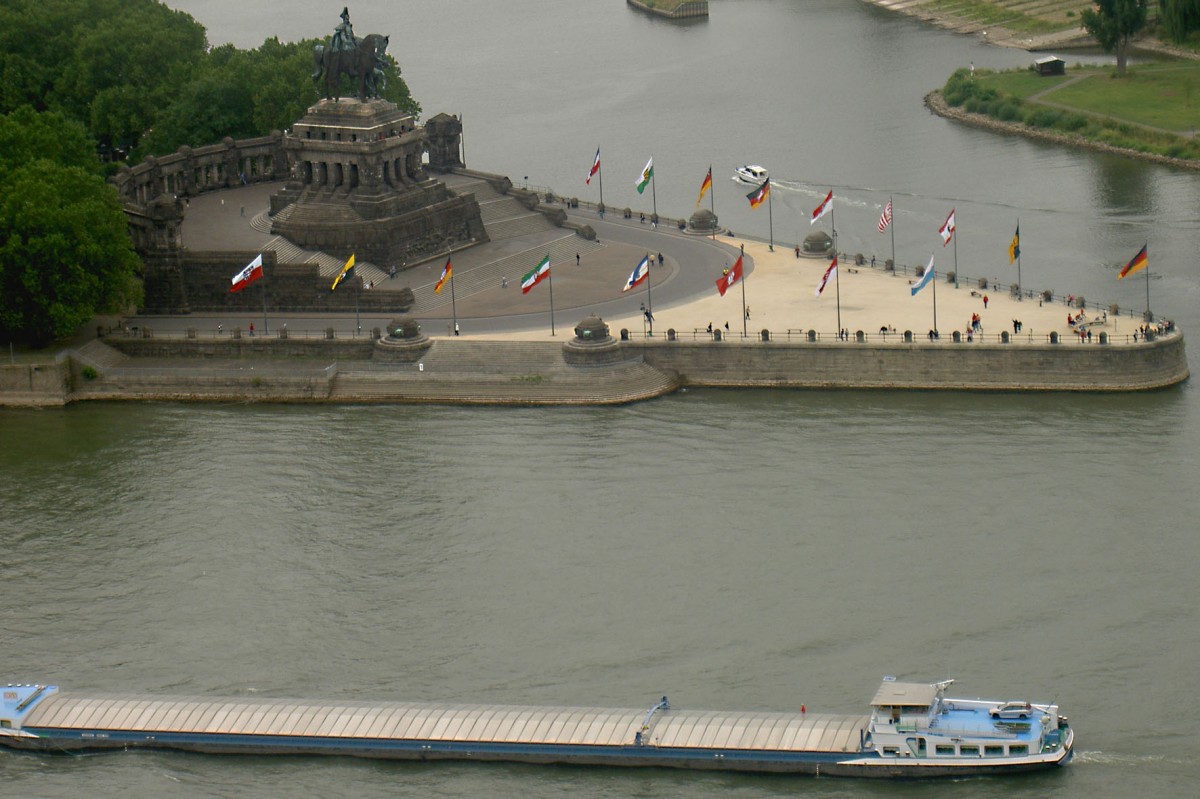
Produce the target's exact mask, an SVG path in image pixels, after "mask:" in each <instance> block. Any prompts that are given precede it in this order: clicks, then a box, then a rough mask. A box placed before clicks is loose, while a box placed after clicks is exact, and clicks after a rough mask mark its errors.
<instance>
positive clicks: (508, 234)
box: [485, 211, 554, 241]
mask: <svg viewBox="0 0 1200 799" xmlns="http://www.w3.org/2000/svg"><path fill="white" fill-rule="evenodd" d="M485 227H486V229H487V234H488V238H490V239H491V240H492V241H503V240H504V239H515V238H517V237H518V236H528V235H529V234H531V233H542V232H544V231H547V230H553V229H554V224H553V223H552V222H551V221H550V220H549V219H547V218H546V217H545V216H544V215H542V214H539V213H537V212H536V211H526V212H525V213H523V214H521V215H520V216H514V217H509V218H508V219H500V220H497V221H495V222H492V223H490V224H488V225H485Z"/></svg>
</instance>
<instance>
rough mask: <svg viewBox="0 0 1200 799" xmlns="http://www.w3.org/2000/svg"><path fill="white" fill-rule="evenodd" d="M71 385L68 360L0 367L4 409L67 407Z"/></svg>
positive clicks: (1, 397)
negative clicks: (12, 407)
mask: <svg viewBox="0 0 1200 799" xmlns="http://www.w3.org/2000/svg"><path fill="white" fill-rule="evenodd" d="M70 386H71V384H70V372H69V370H68V367H67V362H66V361H65V360H62V361H56V362H50V363H16V364H0V406H3V405H10V406H15V407H41V406H54V405H64V404H66V402H67V396H68V394H69V393H70Z"/></svg>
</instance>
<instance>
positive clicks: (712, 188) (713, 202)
mask: <svg viewBox="0 0 1200 799" xmlns="http://www.w3.org/2000/svg"><path fill="white" fill-rule="evenodd" d="M708 174H709V177H712V164H709V165H708ZM708 201H709V207H710V208H712V215H713V232H712V237H713V241H716V240H717V187H716V185H715V184H714V183H713V182H712V181H711V180H710V181H709V183H708Z"/></svg>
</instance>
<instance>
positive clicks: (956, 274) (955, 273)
mask: <svg viewBox="0 0 1200 799" xmlns="http://www.w3.org/2000/svg"><path fill="white" fill-rule="evenodd" d="M954 228H955V229H954V230H953V231H952V233H953V235H954V288H958V220H957V219H955V220H954ZM935 282H936V281H935ZM934 327H935V328H936V325H935V326H934Z"/></svg>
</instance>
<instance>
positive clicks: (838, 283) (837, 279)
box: [829, 199, 842, 340]
mask: <svg viewBox="0 0 1200 799" xmlns="http://www.w3.org/2000/svg"><path fill="white" fill-rule="evenodd" d="M829 227H830V228H831V229H832V230H833V259H834V260H835V261H836V260H837V257H838V250H837V216H836V215H835V214H834V212H833V200H832V199H831V200H830V201H829ZM833 282H834V289H836V291H837V325H838V339H839V340H840V339H841V337H842V270H841V269H835V270H834V272H833Z"/></svg>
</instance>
